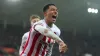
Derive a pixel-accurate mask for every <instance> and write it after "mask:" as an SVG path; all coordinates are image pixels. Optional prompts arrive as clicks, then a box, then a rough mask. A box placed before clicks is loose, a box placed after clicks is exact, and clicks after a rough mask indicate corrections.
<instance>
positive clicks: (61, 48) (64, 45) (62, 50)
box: [59, 42, 68, 53]
mask: <svg viewBox="0 0 100 56" xmlns="http://www.w3.org/2000/svg"><path fill="white" fill-rule="evenodd" d="M67 50H68V48H67V45H66V44H65V43H64V42H60V43H59V51H60V52H61V53H65V52H66V51H67Z"/></svg>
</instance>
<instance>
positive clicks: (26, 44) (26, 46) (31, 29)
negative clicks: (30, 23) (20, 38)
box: [20, 28, 32, 56]
mask: <svg viewBox="0 0 100 56" xmlns="http://www.w3.org/2000/svg"><path fill="white" fill-rule="evenodd" d="M31 31H32V28H31V29H30V32H29V36H28V40H27V42H26V44H25V46H24V48H23V51H22V53H21V54H20V56H22V54H23V53H24V51H25V49H26V47H27V45H28V42H29V39H30V33H31Z"/></svg>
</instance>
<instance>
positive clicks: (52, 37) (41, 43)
mask: <svg viewBox="0 0 100 56" xmlns="http://www.w3.org/2000/svg"><path fill="white" fill-rule="evenodd" d="M43 13H44V19H43V20H40V21H38V22H36V23H35V24H34V25H33V26H32V27H31V29H30V32H29V36H28V39H27V42H26V43H25V46H24V49H23V51H22V53H21V54H20V56H51V54H52V48H53V45H54V43H55V42H57V43H58V44H59V51H60V52H62V53H65V52H66V50H67V45H66V44H65V43H64V42H63V40H61V38H60V37H59V35H60V29H59V28H58V27H57V26H56V25H55V24H54V23H55V22H56V19H57V16H58V9H57V7H56V6H55V5H54V4H47V5H46V6H44V8H43Z"/></svg>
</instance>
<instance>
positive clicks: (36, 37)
mask: <svg viewBox="0 0 100 56" xmlns="http://www.w3.org/2000/svg"><path fill="white" fill-rule="evenodd" d="M40 35H41V34H40V33H36V35H35V36H34V37H33V41H32V46H31V48H30V51H29V52H28V55H27V56H31V54H32V52H33V50H34V46H35V44H36V41H37V39H38V37H39V36H40Z"/></svg>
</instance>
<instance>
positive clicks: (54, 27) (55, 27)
mask: <svg viewBox="0 0 100 56" xmlns="http://www.w3.org/2000/svg"><path fill="white" fill-rule="evenodd" d="M53 30H54V32H55V33H56V34H57V35H58V36H60V34H61V31H60V29H59V28H58V27H57V26H56V25H55V24H53Z"/></svg>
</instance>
